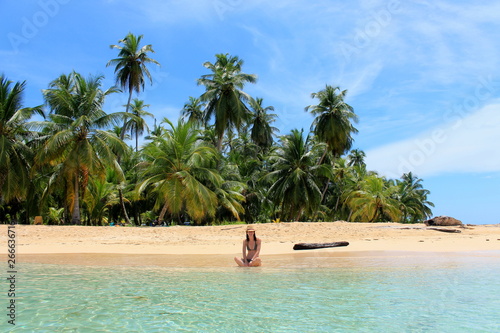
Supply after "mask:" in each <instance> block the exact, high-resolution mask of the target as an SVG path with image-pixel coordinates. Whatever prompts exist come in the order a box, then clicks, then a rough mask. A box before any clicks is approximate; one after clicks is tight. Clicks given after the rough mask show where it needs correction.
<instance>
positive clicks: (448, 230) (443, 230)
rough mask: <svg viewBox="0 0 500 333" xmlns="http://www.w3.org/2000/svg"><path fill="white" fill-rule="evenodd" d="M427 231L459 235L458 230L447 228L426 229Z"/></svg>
mask: <svg viewBox="0 0 500 333" xmlns="http://www.w3.org/2000/svg"><path fill="white" fill-rule="evenodd" d="M427 230H436V231H442V232H451V233H460V232H461V231H460V230H458V229H448V228H427Z"/></svg>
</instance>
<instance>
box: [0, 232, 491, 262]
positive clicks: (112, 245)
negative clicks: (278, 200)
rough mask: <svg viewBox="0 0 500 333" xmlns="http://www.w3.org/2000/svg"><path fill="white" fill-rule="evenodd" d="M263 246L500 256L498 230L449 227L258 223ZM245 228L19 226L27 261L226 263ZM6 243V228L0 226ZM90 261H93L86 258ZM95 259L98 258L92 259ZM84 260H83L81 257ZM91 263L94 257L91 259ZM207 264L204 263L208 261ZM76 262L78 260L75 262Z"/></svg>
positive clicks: (269, 249) (268, 252)
mask: <svg viewBox="0 0 500 333" xmlns="http://www.w3.org/2000/svg"><path fill="white" fill-rule="evenodd" d="M255 227H256V230H257V231H256V232H257V236H258V237H260V238H261V239H262V241H263V245H262V251H261V257H263V258H265V257H266V256H276V255H290V254H294V255H296V254H298V253H299V252H308V253H311V252H314V253H321V254H322V255H347V254H349V255H356V253H358V254H360V253H363V255H377V256H380V255H390V254H391V253H396V252H406V253H411V252H413V253H430V252H439V253H447V254H452V253H458V252H480V251H489V252H490V251H492V253H493V254H494V255H496V256H500V225H477V226H471V227H467V228H457V227H448V228H452V229H457V230H460V233H446V232H441V231H436V230H431V229H430V228H428V227H426V226H425V225H424V224H414V225H405V224H399V223H348V222H330V223H319V222H317V223H303V222H294V223H274V224H256V225H255ZM245 228H246V225H224V226H171V227H140V228H139V227H87V226H40V225H38V226H36V225H16V226H15V233H16V247H17V249H16V250H17V254H18V255H19V256H20V258H21V259H26V261H29V262H33V261H34V262H37V261H41V262H45V261H46V259H44V260H42V259H40V260H37V258H48V257H52V258H55V257H58V258H63V257H64V255H70V254H72V256H71V257H72V258H78V256H76V257H75V254H100V255H101V256H100V257H101V258H105V257H106V256H105V255H108V257H109V256H110V255H113V254H114V255H138V256H139V257H138V258H140V256H141V255H171V256H170V258H174V257H175V256H176V255H177V256H186V255H191V257H192V258H193V257H194V258H195V257H197V256H198V257H200V258H201V257H205V258H206V255H210V256H211V257H212V258H222V257H224V258H227V257H231V256H235V255H239V254H240V253H241V247H242V246H241V245H242V240H243V237H244V234H245ZM1 229H2V231H1V233H0V235H1V239H2V244H6V239H7V225H2V226H1ZM337 241H347V242H349V245H348V246H346V247H335V248H327V249H317V250H305V251H295V250H293V245H294V244H296V243H327V242H337ZM87 257H89V256H87ZM94 257H95V256H94ZM80 258H83V257H80ZM89 258H90V257H89ZM204 260H205V259H204ZM72 261H74V260H72ZM138 261H139V262H140V261H141V260H138Z"/></svg>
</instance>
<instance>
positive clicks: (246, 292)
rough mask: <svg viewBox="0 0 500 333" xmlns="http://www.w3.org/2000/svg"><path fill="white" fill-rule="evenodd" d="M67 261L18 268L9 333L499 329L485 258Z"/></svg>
mask: <svg viewBox="0 0 500 333" xmlns="http://www.w3.org/2000/svg"><path fill="white" fill-rule="evenodd" d="M70 257H71V256H70ZM70 257H68V256H52V260H56V261H57V260H59V261H60V263H59V264H39V263H38V264H36V263H26V262H24V263H22V264H21V266H20V270H19V276H20V282H19V290H20V293H19V298H18V304H19V313H18V320H17V321H18V325H16V328H15V330H14V332H16V331H17V332H26V331H28V332H29V331H34V330H37V331H39V332H44V331H45V332H58V331H65V332H92V331H103V332H106V331H108V332H165V331H207V332H227V331H230V332H247V331H249V330H252V331H257V332H304V331H306V332H332V331H357V332H380V331H385V332H466V331H467V332H468V331H484V332H495V331H499V330H500V327H499V326H498V320H497V315H498V313H497V312H498V309H499V308H500V303H499V300H498V295H499V294H500V283H499V281H498V279H497V276H498V274H499V273H500V262H499V261H498V257H496V255H495V254H491V253H483V254H475V255H474V256H468V257H464V256H455V255H451V256H438V255H419V256H415V255H414V256H408V255H405V254H400V255H393V256H391V257H387V256H382V255H380V256H373V255H372V256H363V255H361V254H359V253H358V254H356V255H355V256H340V257H339V256H331V255H326V254H324V253H318V252H308V253H300V254H299V253H298V254H296V255H295V254H294V255H287V256H269V257H266V258H265V262H266V266H264V267H258V268H239V267H234V266H233V263H232V262H231V261H232V258H227V256H221V257H218V256H213V258H207V257H206V256H200V257H199V258H198V259H195V258H191V257H189V258H188V257H185V256H174V257H172V256H130V255H124V256H116V255H98V256H96V255H79V256H76V257H73V258H72V259H71V260H78V261H79V263H80V264H82V265H74V264H70V263H69V261H70V260H69V259H68V258H70ZM25 258H27V257H25ZM41 258H42V257H38V259H41ZM54 258H55V259H54ZM64 258H66V259H64ZM96 258H99V261H98V262H100V263H101V265H96V261H95V259H96ZM45 259H47V258H45ZM64 260H66V261H64ZM189 260H195V261H189ZM196 260H200V262H203V263H204V264H203V265H202V267H193V266H194V263H196V262H197V261H196ZM64 262H65V264H62V263H64ZM140 263H142V265H140V266H139V264H140ZM131 264H132V265H137V266H130V265H131ZM173 266H176V267H173ZM3 324H4V323H2V325H3Z"/></svg>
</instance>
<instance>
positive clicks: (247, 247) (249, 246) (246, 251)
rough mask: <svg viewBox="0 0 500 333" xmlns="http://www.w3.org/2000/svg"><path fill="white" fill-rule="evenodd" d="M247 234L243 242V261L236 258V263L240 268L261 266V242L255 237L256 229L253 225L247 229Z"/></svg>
mask: <svg viewBox="0 0 500 333" xmlns="http://www.w3.org/2000/svg"><path fill="white" fill-rule="evenodd" d="M246 234H247V237H246V239H245V240H244V241H243V257H242V258H241V259H240V258H238V257H234V261H236V263H237V264H238V266H240V267H255V266H260V265H261V264H262V262H261V260H260V258H259V253H260V244H261V240H260V238H257V236H255V229H254V228H253V227H252V226H251V225H249V226H248V227H247V232H246Z"/></svg>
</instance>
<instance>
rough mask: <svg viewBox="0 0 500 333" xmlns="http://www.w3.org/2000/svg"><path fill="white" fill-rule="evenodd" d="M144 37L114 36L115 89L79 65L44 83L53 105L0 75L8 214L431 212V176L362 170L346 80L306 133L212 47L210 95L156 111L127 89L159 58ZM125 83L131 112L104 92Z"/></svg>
mask: <svg viewBox="0 0 500 333" xmlns="http://www.w3.org/2000/svg"><path fill="white" fill-rule="evenodd" d="M142 38H143V36H142V35H141V36H136V35H133V34H132V33H129V34H127V35H126V37H125V38H124V39H122V40H120V41H119V45H112V46H111V47H112V48H113V49H117V50H118V56H117V58H115V59H112V60H110V61H109V62H108V65H114V66H115V74H116V77H115V80H116V84H117V86H116V87H103V82H104V81H103V77H102V76H92V75H88V76H85V75H82V74H80V73H77V72H75V71H73V72H71V73H67V74H63V75H61V76H60V77H58V78H56V79H54V80H53V81H52V82H49V83H48V85H47V89H45V90H43V92H42V94H43V98H44V101H45V105H41V106H34V107H26V106H24V101H23V91H24V89H25V87H26V83H25V82H12V81H10V80H8V78H6V77H5V76H4V75H1V76H0V221H5V222H8V219H14V220H17V221H18V222H19V223H30V222H31V221H33V217H34V216H38V215H41V216H43V218H44V222H45V223H49V224H85V225H106V224H108V223H111V222H115V223H117V222H123V223H130V224H131V225H134V224H135V225H143V224H148V223H150V222H151V221H152V220H154V219H157V220H159V221H160V222H161V221H164V222H165V223H174V224H183V223H188V222H189V223H193V224H199V225H206V224H220V223H235V222H241V223H245V222H246V223H255V222H263V223H264V222H271V221H336V220H345V221H352V222H356V221H365V222H381V221H395V222H404V223H415V222H421V221H422V220H424V219H426V218H428V217H429V216H430V215H431V214H432V210H431V207H433V206H434V205H433V204H432V202H430V201H429V195H430V191H429V190H427V189H425V188H424V186H423V180H422V179H420V178H418V177H417V176H416V175H414V174H412V173H411V172H410V173H407V174H403V175H401V178H399V179H388V178H386V177H383V176H381V175H379V174H378V173H377V172H376V171H372V170H368V169H367V166H366V163H365V157H366V155H365V153H364V152H363V151H362V150H360V149H353V146H354V136H355V134H356V133H357V132H358V130H357V129H356V127H355V124H356V123H357V121H358V115H357V114H356V113H355V111H354V108H353V107H352V106H351V105H349V104H347V102H346V98H347V90H341V89H340V88H339V87H335V86H331V85H328V84H327V85H326V86H325V87H324V88H323V89H321V90H319V91H317V92H313V93H312V94H311V97H312V99H313V100H314V102H315V104H314V103H313V104H312V105H309V106H306V107H305V110H306V111H308V112H310V114H311V115H312V117H311V126H310V128H309V129H308V131H305V130H304V129H292V130H291V131H290V132H289V133H283V134H281V133H279V130H278V128H276V127H275V122H276V119H277V115H276V114H274V113H273V112H274V111H275V109H274V107H273V106H270V105H267V104H266V103H265V101H264V100H263V99H262V98H258V97H254V96H251V95H250V94H248V93H247V92H245V87H246V85H247V84H255V83H256V82H257V76H256V75H255V74H246V73H244V72H243V64H244V63H243V60H242V59H240V58H239V57H237V56H234V55H230V54H216V55H215V61H214V62H210V61H207V62H205V63H204V64H203V66H204V67H205V69H206V70H207V71H208V72H207V73H206V74H204V75H202V76H201V77H200V78H199V79H198V81H197V83H198V85H199V86H201V87H203V88H204V92H203V93H201V95H200V96H198V97H192V96H186V97H187V98H186V100H187V102H186V103H185V104H184V105H183V106H180V107H179V111H180V114H179V118H178V119H166V118H164V119H160V120H158V119H155V118H154V115H153V114H152V113H149V112H148V111H147V109H148V108H149V107H150V105H149V104H147V102H146V101H144V100H141V99H139V98H134V99H133V98H132V97H133V95H134V93H135V94H136V95H138V94H139V93H140V92H141V91H143V90H144V89H145V84H146V82H147V81H148V80H149V81H150V82H152V81H153V77H152V75H151V73H150V71H149V69H148V67H149V66H151V65H159V63H158V62H157V61H156V60H154V59H152V58H150V57H149V54H150V53H152V52H153V48H152V46H151V45H145V46H141V42H142ZM120 88H121V89H120ZM122 91H123V92H125V93H127V94H128V96H127V104H126V105H124V109H123V112H113V113H109V112H106V111H105V109H106V99H107V97H108V96H110V95H111V94H116V93H120V92H122ZM149 120H151V121H154V125H153V126H151V128H150V127H149V126H148V121H149Z"/></svg>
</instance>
